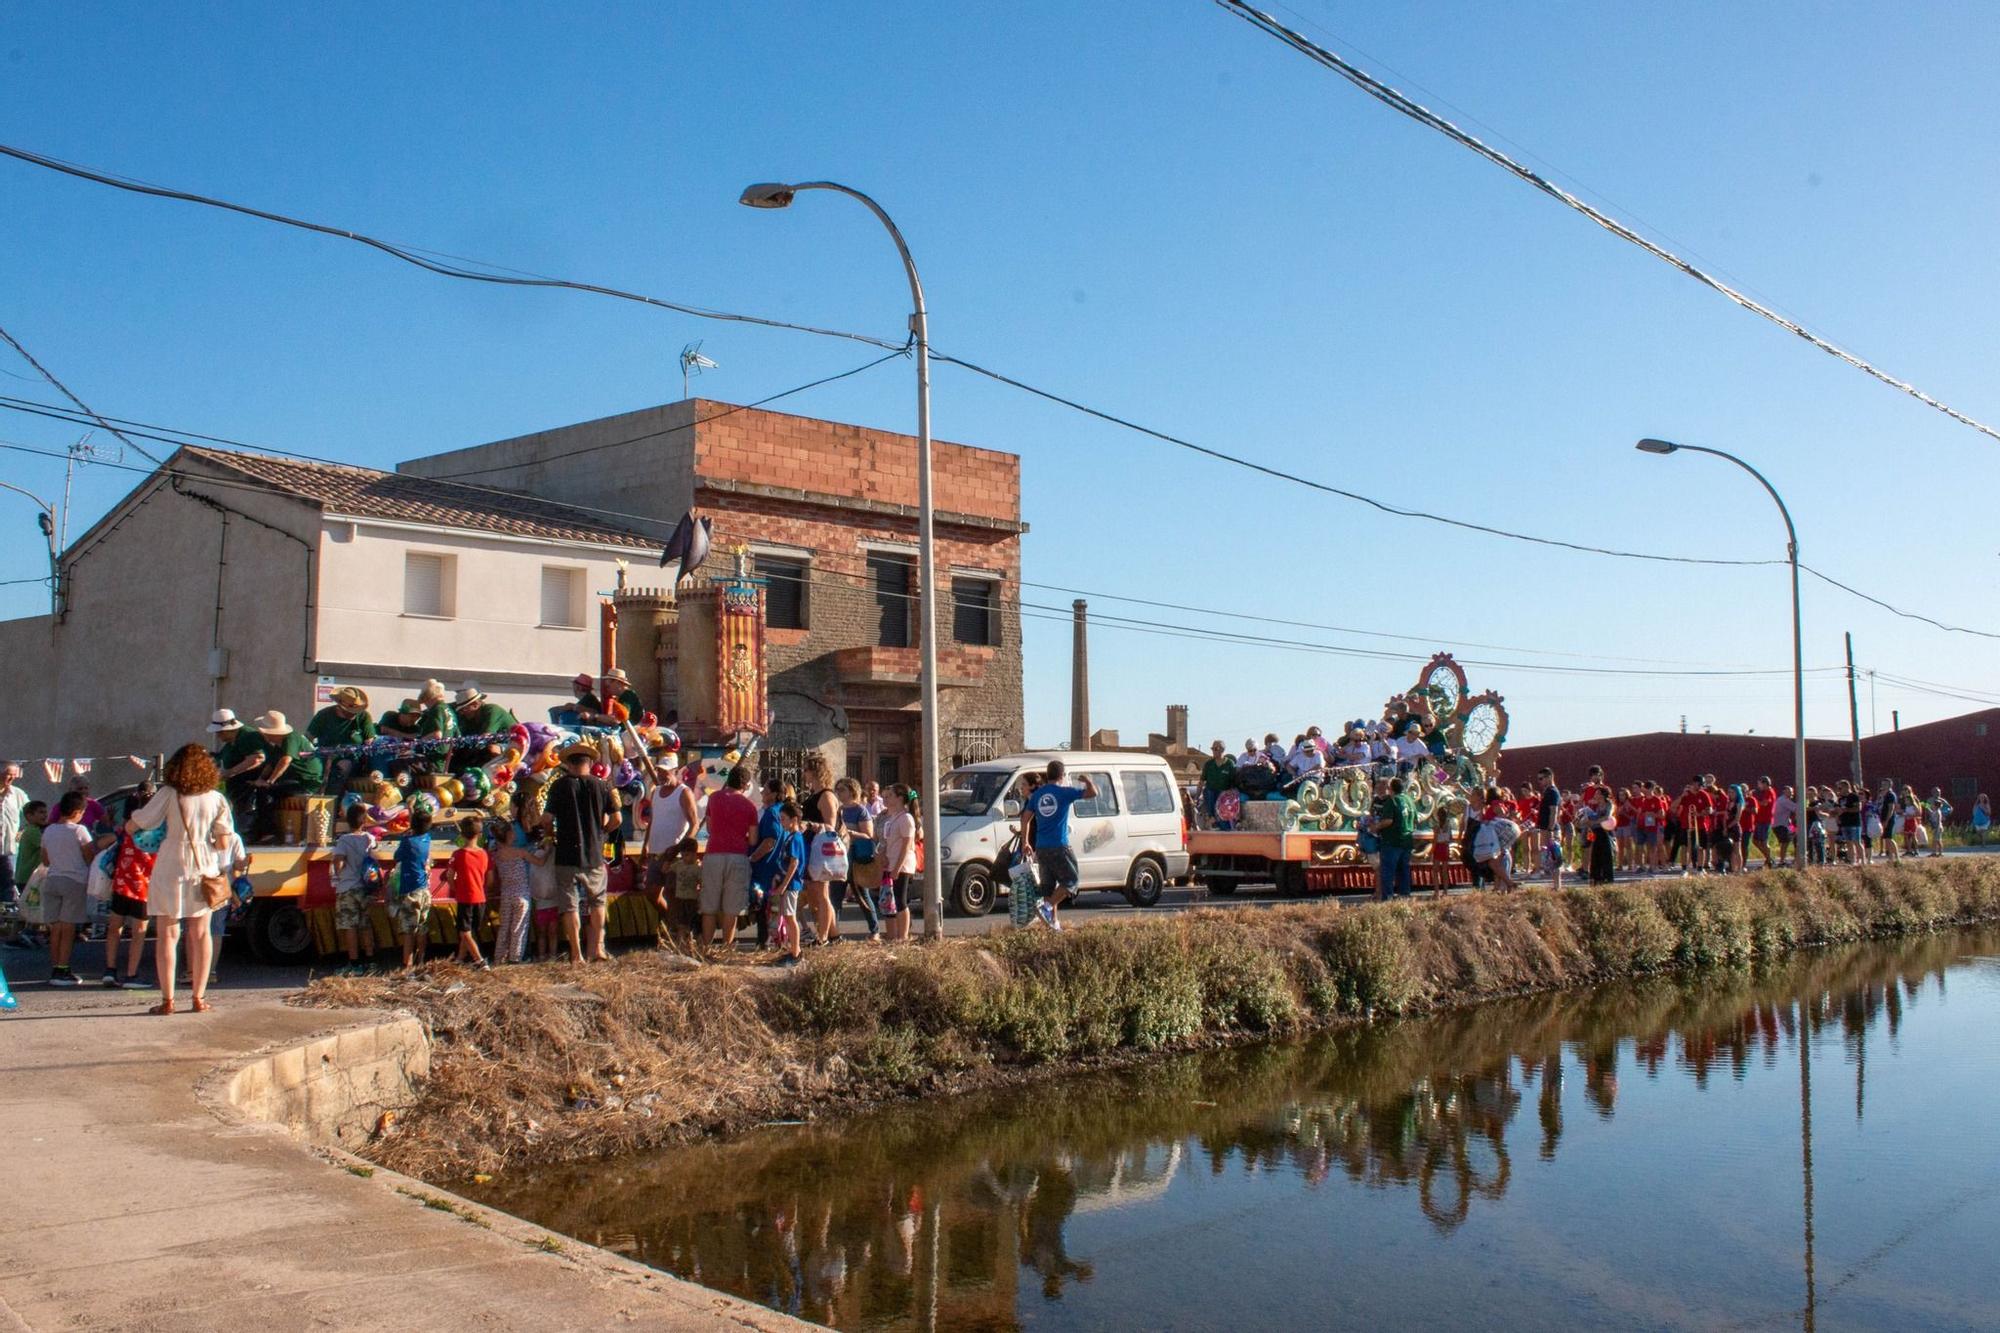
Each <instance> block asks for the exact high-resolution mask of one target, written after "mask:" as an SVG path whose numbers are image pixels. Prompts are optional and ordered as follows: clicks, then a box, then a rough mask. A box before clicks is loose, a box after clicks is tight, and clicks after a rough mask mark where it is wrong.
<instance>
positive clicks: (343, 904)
mask: <svg viewBox="0 0 2000 1333" xmlns="http://www.w3.org/2000/svg"><path fill="white" fill-rule="evenodd" d="M367 926H368V890H366V889H342V890H341V891H340V892H339V893H336V894H334V895H333V928H334V929H335V930H365V929H366V928H367Z"/></svg>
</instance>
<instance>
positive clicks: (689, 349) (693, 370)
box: [681, 338, 721, 398]
mask: <svg viewBox="0 0 2000 1333" xmlns="http://www.w3.org/2000/svg"><path fill="white" fill-rule="evenodd" d="M720 369H721V367H720V366H718V365H716V363H715V362H713V361H711V360H709V359H708V358H707V357H705V356H703V355H702V354H701V339H699V338H697V339H695V340H694V341H693V342H691V343H689V344H688V345H687V346H686V347H683V348H681V397H682V398H686V397H687V396H688V376H690V375H699V374H701V373H702V372H703V371H704V370H720Z"/></svg>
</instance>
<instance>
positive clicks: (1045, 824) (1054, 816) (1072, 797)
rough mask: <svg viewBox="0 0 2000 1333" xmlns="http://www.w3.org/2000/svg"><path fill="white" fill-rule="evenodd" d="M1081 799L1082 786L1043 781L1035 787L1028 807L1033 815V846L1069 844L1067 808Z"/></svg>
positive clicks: (1063, 845)
mask: <svg viewBox="0 0 2000 1333" xmlns="http://www.w3.org/2000/svg"><path fill="white" fill-rule="evenodd" d="M1082 799H1083V788H1081V787H1063V786H1058V785H1056V784H1055V783H1052V782H1045V783H1043V784H1042V785H1041V786H1039V787H1037V788H1035V794H1034V797H1033V798H1032V799H1030V800H1029V802H1028V809H1030V810H1032V811H1033V812H1034V815H1035V846H1037V847H1067V846H1069V808H1070V807H1071V806H1072V805H1075V804H1076V803H1077V802H1078V801H1080V800H1082Z"/></svg>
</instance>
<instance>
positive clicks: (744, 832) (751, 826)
mask: <svg viewBox="0 0 2000 1333" xmlns="http://www.w3.org/2000/svg"><path fill="white" fill-rule="evenodd" d="M756 831H757V803H756V802H755V801H753V800H751V799H750V798H749V797H748V796H745V795H744V794H743V793H742V792H740V791H731V790H730V789H729V788H727V787H724V788H723V789H722V790H721V791H719V792H716V793H715V794H714V795H712V796H710V797H709V798H708V849H707V850H708V852H709V853H710V854H711V855H714V856H748V855H750V835H751V834H753V833H755V832H756Z"/></svg>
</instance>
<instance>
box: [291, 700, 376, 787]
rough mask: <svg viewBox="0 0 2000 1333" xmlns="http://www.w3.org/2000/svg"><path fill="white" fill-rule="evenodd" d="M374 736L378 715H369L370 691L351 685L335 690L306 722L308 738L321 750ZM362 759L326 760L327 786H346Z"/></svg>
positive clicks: (367, 739)
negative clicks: (323, 705)
mask: <svg viewBox="0 0 2000 1333" xmlns="http://www.w3.org/2000/svg"><path fill="white" fill-rule="evenodd" d="M375 736H376V731H375V719H374V718H372V717H370V716H368V694H367V692H366V691H365V690H359V689H356V688H355V687H354V686H352V685H343V686H341V687H340V688H339V689H337V690H335V691H334V692H333V702H332V703H331V704H329V705H328V706H327V707H325V708H322V709H320V710H319V711H318V712H317V713H314V714H313V715H312V721H310V722H308V723H306V739H307V740H309V741H311V742H312V743H313V745H314V747H315V748H317V749H322V750H325V749H330V748H332V747H333V746H336V745H366V744H367V743H368V742H369V741H372V740H374V739H375ZM360 762H361V761H360V760H359V759H357V758H353V757H350V756H345V755H343V756H338V757H335V758H333V759H331V760H330V761H329V762H328V763H327V764H326V771H327V778H328V790H331V791H338V790H339V789H340V788H342V787H345V786H346V785H347V781H348V779H349V778H351V777H352V776H353V775H354V770H355V769H356V768H357V767H358V766H359V765H360Z"/></svg>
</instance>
